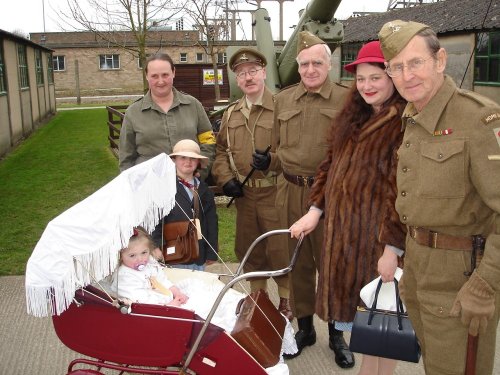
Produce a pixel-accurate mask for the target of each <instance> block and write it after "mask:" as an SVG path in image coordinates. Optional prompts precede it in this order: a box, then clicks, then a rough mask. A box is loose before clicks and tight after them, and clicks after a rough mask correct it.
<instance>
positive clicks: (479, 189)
mask: <svg viewBox="0 0 500 375" xmlns="http://www.w3.org/2000/svg"><path fill="white" fill-rule="evenodd" d="M379 38H380V42H381V46H382V51H383V53H384V57H385V59H386V60H387V62H386V66H387V74H389V76H391V77H392V80H393V82H394V85H395V86H396V89H397V90H398V91H399V93H400V94H401V95H402V96H403V97H404V98H405V99H406V100H408V102H409V103H408V105H407V107H406V109H405V111H404V113H403V127H404V129H405V134H404V138H403V143H402V146H401V147H400V149H399V151H398V155H399V162H398V174H397V185H398V198H397V200H396V210H397V211H398V213H399V216H400V218H401V221H402V222H403V223H405V224H406V225H407V227H408V235H407V238H406V251H405V264H404V272H403V277H402V280H401V284H400V289H401V295H402V297H403V300H404V302H405V304H406V306H407V308H408V314H409V316H410V319H411V321H412V323H413V327H414V329H415V332H416V334H417V337H418V339H419V341H420V345H421V347H422V354H423V360H424V366H425V371H426V373H427V374H432V375H441V374H442V375H445V374H463V373H464V369H465V366H466V351H467V342H468V340H470V339H469V338H468V335H471V336H477V335H478V334H479V341H478V342H479V344H478V349H477V360H476V372H475V373H476V374H483V375H486V374H492V371H493V360H494V355H495V342H496V332H497V326H498V319H499V307H500V299H499V294H498V293H497V292H498V290H499V289H500V106H499V105H498V104H497V103H495V102H493V101H491V100H489V99H487V98H485V97H483V96H481V95H478V94H476V93H474V92H469V91H466V90H461V89H459V88H457V87H456V85H455V83H454V82H453V80H452V79H451V78H450V77H449V76H447V75H445V74H444V71H445V68H446V62H447V54H446V51H445V49H443V48H441V46H440V44H439V40H438V39H437V36H436V33H435V32H434V31H433V30H431V29H430V28H429V27H428V26H427V25H424V24H421V23H417V22H405V21H400V20H395V21H392V22H388V23H386V24H385V25H384V26H383V27H382V29H381V30H380V33H379ZM471 341H474V340H471Z"/></svg>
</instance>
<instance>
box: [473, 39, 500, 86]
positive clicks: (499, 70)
mask: <svg viewBox="0 0 500 375" xmlns="http://www.w3.org/2000/svg"><path fill="white" fill-rule="evenodd" d="M492 36H495V38H496V39H495V38H492ZM484 37H485V38H487V40H486V52H485V53H483V52H480V48H481V47H482V43H481V39H482V38H484ZM492 40H496V41H497V42H498V40H500V31H490V32H481V33H476V35H475V41H474V42H475V46H474V85H475V86H500V48H499V47H498V46H497V45H496V44H495V43H494V42H493V41H492ZM494 46H496V48H497V50H498V52H496V53H495V52H494V51H492V50H493V47H494ZM494 63H495V64H496V74H497V77H496V80H494V79H492V78H493V77H491V74H493V73H492V72H491V71H490V70H491V69H492V66H493V64H494ZM482 67H485V68H486V74H485V76H486V78H487V79H486V80H484V79H478V78H479V77H480V76H481V75H482V74H481V73H482V71H481V70H480V69H481V68H482Z"/></svg>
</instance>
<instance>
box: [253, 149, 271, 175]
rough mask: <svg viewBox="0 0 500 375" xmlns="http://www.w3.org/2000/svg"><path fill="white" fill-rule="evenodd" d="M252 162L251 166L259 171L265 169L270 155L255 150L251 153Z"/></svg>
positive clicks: (267, 166) (269, 160)
mask: <svg viewBox="0 0 500 375" xmlns="http://www.w3.org/2000/svg"><path fill="white" fill-rule="evenodd" d="M252 157H253V162H252V167H254V168H255V169H257V170H259V171H265V170H266V169H267V168H269V164H271V155H270V154H269V152H268V153H264V151H259V150H255V152H254V153H253V155H252Z"/></svg>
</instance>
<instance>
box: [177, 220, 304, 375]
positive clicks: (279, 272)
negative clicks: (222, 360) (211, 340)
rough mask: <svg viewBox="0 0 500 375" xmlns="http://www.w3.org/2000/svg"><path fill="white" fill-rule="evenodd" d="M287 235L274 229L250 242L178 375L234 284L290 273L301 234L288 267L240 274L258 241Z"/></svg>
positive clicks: (189, 361) (297, 251)
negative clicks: (277, 235)
mask: <svg viewBox="0 0 500 375" xmlns="http://www.w3.org/2000/svg"><path fill="white" fill-rule="evenodd" d="M289 233H290V230H288V229H276V230H272V231H269V232H266V233H264V234H262V235H261V236H259V237H257V238H256V239H255V241H253V242H252V244H251V245H250V247H249V248H248V250H247V252H246V254H245V256H244V257H243V259H242V261H241V263H240V266H239V267H238V270H237V271H236V273H235V275H234V278H233V279H232V280H230V281H229V282H228V283H227V284H226V285H225V286H224V287H223V288H222V290H221V291H220V293H219V295H218V296H217V299H216V300H215V302H214V304H213V306H212V309H211V310H210V313H209V314H208V316H207V319H206V320H205V323H203V327H202V328H201V330H200V333H199V334H198V336H197V337H196V340H195V342H194V343H193V346H192V348H191V350H190V351H189V354H188V356H187V357H186V360H185V361H184V364H183V366H182V369H181V371H180V372H179V374H187V372H186V371H187V369H188V366H189V364H190V363H191V360H192V359H193V357H194V354H195V353H196V351H197V350H198V346H199V345H200V342H201V339H202V338H203V335H204V334H205V331H206V330H207V328H208V325H209V324H210V321H211V320H212V317H213V316H214V314H215V311H216V310H217V308H218V307H219V304H220V302H221V301H222V298H223V297H224V294H226V292H227V291H228V290H229V289H230V288H232V287H233V285H234V284H236V283H238V282H240V281H242V280H247V279H255V278H261V277H277V276H282V275H285V274H287V273H289V272H290V271H292V269H293V267H294V266H295V263H296V262H297V258H298V256H299V250H300V245H302V240H303V239H304V235H303V234H301V236H300V238H299V239H298V241H297V244H296V246H295V249H294V251H293V254H292V259H291V260H290V264H289V265H288V267H285V268H282V269H279V270H275V271H254V272H248V273H244V274H241V272H242V271H243V266H244V265H245V263H246V261H247V259H248V257H249V256H250V254H251V253H252V251H253V249H254V248H255V246H256V245H257V244H258V243H259V242H260V241H262V240H263V239H265V238H267V237H270V236H274V235H276V234H289Z"/></svg>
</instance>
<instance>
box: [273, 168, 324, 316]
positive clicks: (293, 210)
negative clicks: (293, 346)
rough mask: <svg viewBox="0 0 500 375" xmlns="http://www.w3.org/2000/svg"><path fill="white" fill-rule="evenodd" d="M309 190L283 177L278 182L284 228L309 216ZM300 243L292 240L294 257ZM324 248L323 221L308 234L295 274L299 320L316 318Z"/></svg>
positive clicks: (295, 305) (293, 301)
mask: <svg viewBox="0 0 500 375" xmlns="http://www.w3.org/2000/svg"><path fill="white" fill-rule="evenodd" d="M308 198H309V188H307V187H301V186H298V185H294V184H292V183H290V182H288V181H286V180H284V179H283V178H280V179H279V180H278V194H277V197H276V202H277V206H278V209H279V212H280V221H281V223H282V226H283V227H285V228H289V227H290V226H291V225H292V224H293V223H294V222H295V221H297V220H298V219H300V218H301V217H302V216H303V215H304V214H306V213H307V210H308V208H307V200H308ZM296 243H297V240H295V239H289V244H288V249H289V252H290V258H291V255H292V253H293V250H294V249H295V245H296ZM322 245H323V220H321V221H320V222H319V224H318V226H317V227H316V229H315V230H314V231H313V232H312V233H310V234H309V235H307V236H306V237H305V238H304V240H303V242H302V246H301V248H300V253H299V257H298V259H297V263H296V264H295V267H294V269H293V271H292V272H291V286H292V288H291V307H292V310H293V313H294V315H295V316H296V317H297V318H303V317H305V316H310V315H314V312H315V302H316V272H317V270H318V269H319V257H320V254H321V246H322Z"/></svg>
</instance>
